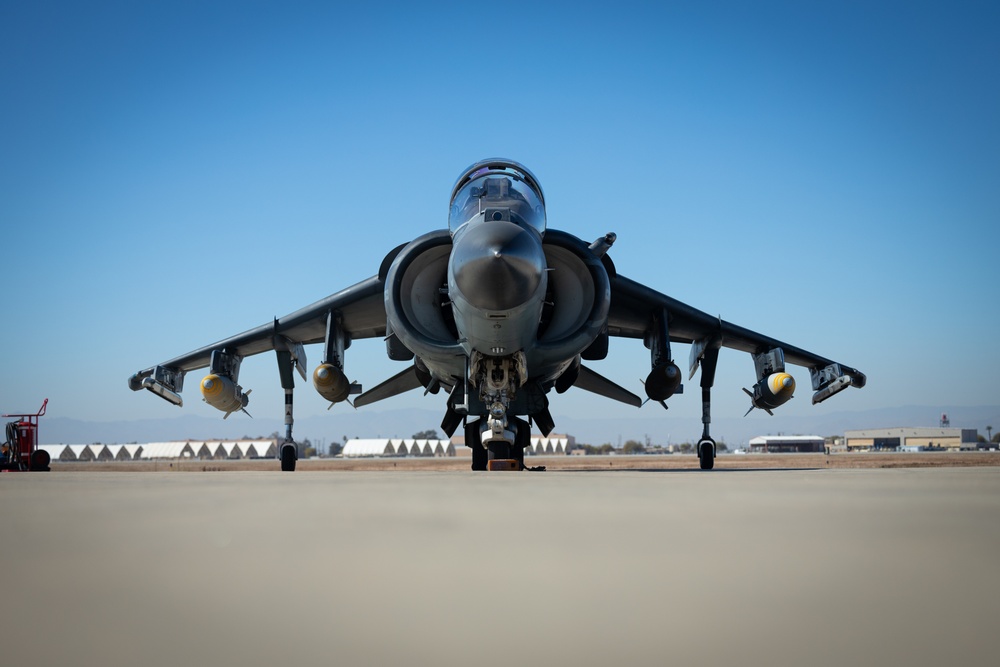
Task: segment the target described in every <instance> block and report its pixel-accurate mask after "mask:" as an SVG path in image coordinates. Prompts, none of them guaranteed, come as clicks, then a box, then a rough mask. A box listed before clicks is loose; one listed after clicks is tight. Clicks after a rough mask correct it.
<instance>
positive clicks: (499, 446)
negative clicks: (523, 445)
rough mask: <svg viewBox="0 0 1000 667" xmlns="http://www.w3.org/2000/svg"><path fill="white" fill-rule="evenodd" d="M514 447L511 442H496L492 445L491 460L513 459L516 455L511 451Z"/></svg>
mask: <svg viewBox="0 0 1000 667" xmlns="http://www.w3.org/2000/svg"><path fill="white" fill-rule="evenodd" d="M512 449H513V447H511V445H510V443H509V442H494V443H492V444H491V445H490V452H489V455H490V459H489V460H490V461H493V460H494V459H512V458H514V455H513V453H512V452H511V450H512Z"/></svg>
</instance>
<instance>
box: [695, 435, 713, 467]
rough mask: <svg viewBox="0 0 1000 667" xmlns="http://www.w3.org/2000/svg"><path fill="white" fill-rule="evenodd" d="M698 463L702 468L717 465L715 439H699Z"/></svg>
mask: <svg viewBox="0 0 1000 667" xmlns="http://www.w3.org/2000/svg"><path fill="white" fill-rule="evenodd" d="M698 463H699V465H700V466H701V469H702V470H711V469H712V468H714V467H715V440H712V439H711V438H703V439H702V440H699V441H698Z"/></svg>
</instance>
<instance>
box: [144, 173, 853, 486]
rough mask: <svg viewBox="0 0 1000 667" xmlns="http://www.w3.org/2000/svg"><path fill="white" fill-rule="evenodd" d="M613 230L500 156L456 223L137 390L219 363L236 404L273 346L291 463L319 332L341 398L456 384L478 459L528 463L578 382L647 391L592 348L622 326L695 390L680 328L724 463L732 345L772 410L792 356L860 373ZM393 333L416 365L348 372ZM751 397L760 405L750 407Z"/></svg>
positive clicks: (817, 384) (218, 373)
mask: <svg viewBox="0 0 1000 667" xmlns="http://www.w3.org/2000/svg"><path fill="white" fill-rule="evenodd" d="M615 238H616V237H615V234H613V233H608V234H606V235H605V236H603V237H601V238H598V239H597V240H595V241H594V242H593V243H589V244H588V243H586V242H585V241H583V240H581V239H579V238H577V237H576V236H573V235H572V234H569V233H567V232H564V231H559V230H555V229H547V228H546V217H545V197H544V195H543V193H542V188H541V186H540V185H539V183H538V179H536V178H535V176H534V175H533V174H532V173H531V172H530V171H529V170H528V169H527V168H525V167H524V166H523V165H521V164H518V163H517V162H514V161H512V160H506V159H489V160H482V161H481V162H477V163H475V164H473V165H472V166H471V167H469V168H468V169H466V170H465V171H464V172H462V175H461V177H459V179H458V181H457V182H456V183H455V186H454V187H453V188H452V191H451V201H450V213H449V219H448V229H441V230H438V231H432V232H429V233H427V234H424V235H423V236H420V237H418V238H417V239H415V240H413V241H410V242H409V243H404V244H402V245H400V246H398V247H397V248H395V249H394V250H392V251H391V252H389V254H388V255H386V256H385V259H383V260H382V265H381V266H380V267H379V270H378V274H377V275H375V276H372V277H371V278H369V279H367V280H364V281H362V282H360V283H357V284H356V285H353V286H351V287H348V288H347V289H344V290H343V291H340V292H337V293H335V294H332V295H330V296H328V297H326V298H325V299H322V300H320V301H317V302H316V303H313V304H312V305H309V306H306V307H305V308H303V309H301V310H298V311H296V312H294V313H292V314H290V315H288V316H286V317H282V318H279V319H275V320H274V321H273V322H269V323H267V324H263V325H261V326H259V327H257V328H255V329H251V330H249V331H246V332H244V333H241V334H238V335H236V336H232V337H231V338H227V339H225V340H221V341H219V342H217V343H214V344H212V345H208V346H206V347H203V348H201V349H198V350H194V351H193V352H189V353H187V354H184V355H181V356H179V357H176V358H174V359H170V360H168V361H164V362H163V363H161V364H158V365H156V366H154V367H152V368H148V369H146V370H142V371H139V372H138V373H136V374H135V375H133V376H132V377H130V378H129V387H130V388H131V389H133V390H134V391H138V390H140V389H147V390H149V391H151V392H152V393H154V394H156V395H157V396H160V397H161V398H163V399H165V400H167V401H169V402H170V403H174V404H176V405H178V406H180V405H182V404H183V401H182V399H181V396H180V393H181V391H182V389H183V383H184V376H185V374H186V373H187V372H189V371H192V370H195V369H198V368H205V367H208V368H209V374H208V375H206V376H205V378H204V379H202V381H201V393H202V396H203V397H204V400H205V401H206V402H207V403H208V404H209V405H211V406H213V407H215V408H217V409H219V410H221V411H222V412H224V413H226V414H225V416H226V417H228V416H229V415H230V414H232V413H233V412H236V411H240V410H243V411H245V408H246V407H247V405H248V402H249V394H250V390H247V391H244V390H243V388H242V387H241V386H240V384H239V372H240V364H241V363H242V361H243V359H244V358H245V357H248V356H251V355H255V354H259V353H262V352H266V351H269V350H273V351H274V352H275V353H276V354H277V359H278V369H279V376H280V380H281V386H282V387H283V388H284V391H285V438H284V441H283V443H282V445H281V447H279V449H278V451H279V454H278V458H279V459H280V460H281V469H282V470H288V471H291V470H294V469H295V463H296V456H297V455H296V447H295V443H294V441H293V439H292V425H293V416H292V405H293V400H292V399H293V389H294V387H295V382H294V377H293V369H297V370H298V372H299V373H300V375H301V376H302V379H303V380H305V379H306V354H305V350H304V346H305V345H309V344H314V343H321V344H322V346H323V347H322V350H323V353H322V361H321V363H320V364H319V365H318V366H317V367H316V369H315V370H314V371H313V373H312V381H313V385H314V386H315V388H316V391H317V392H319V394H320V395H321V396H322V397H323V398H324V399H326V400H328V401H330V403H331V406H332V405H333V404H336V403H341V402H343V401H349V397H350V396H351V395H356V398H355V399H354V402H353V405H354V406H355V407H356V408H360V407H362V406H365V405H368V404H370V403H374V402H375V401H380V400H382V399H385V398H389V397H390V396H395V395H397V394H400V393H402V392H405V391H409V390H412V389H417V388H420V387H423V388H424V389H425V393H427V392H429V393H432V394H438V393H439V392H441V391H443V392H444V393H445V395H446V396H447V399H446V404H445V414H444V419H443V421H442V423H441V427H442V429H443V430H444V431H445V433H447V434H448V435H449V436H452V435H453V434H454V433H455V431H456V430H457V429H458V427H459V426H463V427H464V430H465V443H466V445H467V446H468V447H471V448H472V469H473V470H486V469H493V468H494V467H497V468H500V467H503V466H501V465H496V466H494V464H501V463H503V464H509V465H510V467H512V468H515V469H524V447H525V446H526V445H528V444H529V442H530V429H531V426H532V425H534V426H535V427H537V428H538V429H539V430H540V431H541V432H542V433H544V434H548V433H550V432H551V431H552V429H553V428H554V426H555V424H554V423H553V420H552V417H551V415H550V413H549V407H548V406H549V402H548V394H549V392H550V391H551V390H552V389H555V390H556V392H557V393H563V392H565V391H566V390H568V389H569V388H570V387H578V388H580V389H584V390H587V391H591V392H594V393H597V394H600V395H602V396H605V397H607V398H610V399H614V400H617V401H621V402H623V403H627V404H629V405H633V406H636V407H639V406H641V405H643V403H644V401H643V400H642V399H641V398H640V397H639V396H637V395H636V394H633V393H632V392H630V391H628V390H627V389H625V388H623V387H621V386H619V385H617V384H615V383H614V382H612V381H610V380H608V379H607V378H604V377H602V376H601V375H599V374H597V373H596V372H594V371H593V370H591V369H590V368H588V367H587V366H585V365H584V364H583V362H584V361H592V360H599V359H604V358H605V357H607V355H608V340H609V337H610V336H620V337H624V338H635V339H641V340H642V341H643V342H644V344H645V346H646V347H647V348H649V350H650V368H651V370H650V371H649V375H648V376H647V377H646V380H645V382H644V385H645V393H646V396H647V398H648V399H649V400H653V401H657V402H659V403H661V404H663V406H664V407H666V403H665V401H666V400H667V399H668V398H670V397H671V396H672V395H674V394H678V393H681V392H683V385H682V384H681V380H682V378H681V370H680V368H678V366H677V364H676V363H675V362H674V358H673V354H672V353H671V347H670V345H671V343H678V342H679V343H689V344H690V345H691V351H690V363H689V368H690V373H689V379H692V378H693V377H694V375H695V373H696V371H697V370H698V368H699V367H700V368H701V378H700V384H701V390H702V423H703V430H702V435H701V439H700V440H699V442H698V445H697V453H698V458H699V461H700V466H701V468H702V469H711V468H712V467H713V466H714V460H715V449H716V447H715V441H714V440H713V439H712V437H711V434H710V424H711V391H712V385H713V384H714V381H715V370H716V364H717V361H718V358H719V350H720V348H722V347H729V348H734V349H737V350H742V351H744V352H747V353H749V354H750V355H751V356H752V357H753V360H754V365H755V369H756V375H757V380H756V383H755V384H754V385H753V388H752V389H749V390H748V389H744V391H746V392H747V394H749V395H750V410H753V409H754V408H759V409H761V410H766V411H767V412H768V413H771V411H772V410H773V409H775V408H777V407H779V406H781V405H782V404H784V403H785V402H786V401H788V399H789V398H791V397H792V394H793V392H794V390H795V380H794V379H793V378H792V376H791V375H789V374H788V373H786V372H785V364H786V363H791V364H796V365H799V366H805V367H807V368H809V372H810V376H811V379H812V386H813V390H814V391H815V394H814V395H813V399H812V400H813V403H819V402H821V401H824V400H826V399H827V398H829V397H831V396H833V395H834V394H836V393H838V392H840V391H842V390H844V389H846V388H847V387H849V386H854V387H863V386H864V385H865V376H864V374H862V373H861V372H859V371H858V370H856V369H854V368H850V367H848V366H845V365H843V364H840V363H837V362H834V361H831V360H830V359H827V358H825V357H821V356H819V355H817V354H813V353H811V352H807V351H805V350H802V349H800V348H797V347H793V346H791V345H788V344H786V343H782V342H780V341H778V340H775V339H773V338H769V337H767V336H764V335H762V334H758V333H755V332H753V331H750V330H748V329H744V328H742V327H739V326H737V325H735V324H731V323H729V322H726V321H724V320H722V319H721V318H718V317H714V316H712V315H709V314H707V313H704V312H702V311H700V310H697V309H695V308H692V307H691V306H688V305H686V304H684V303H681V302H680V301H677V300H676V299H673V298H671V297H669V296H667V295H665V294H662V293H660V292H657V291H655V290H654V289H651V288H649V287H646V286H644V285H641V284H639V283H637V282H634V281H632V280H629V279H628V278H626V277H625V276H622V275H620V274H619V273H618V271H617V270H616V268H615V265H614V263H613V262H612V261H611V258H610V256H609V255H608V251H609V250H610V249H611V247H612V245H613V244H614V242H615ZM375 337H381V338H383V339H384V341H385V346H386V354H388V356H389V358H390V359H393V360H397V361H403V362H409V364H408V366H407V368H406V370H404V371H402V372H400V373H398V374H397V375H395V376H393V377H391V378H389V379H388V380H386V381H384V382H382V383H381V384H379V385H377V386H375V387H374V388H372V389H369V390H368V391H364V392H362V388H361V386H360V385H359V384H357V383H354V382H351V381H350V380H348V376H347V375H346V373H345V370H344V353H345V351H346V350H347V349H348V348H349V347H350V345H351V342H352V341H354V340H357V339H360V338H375ZM748 413H749V411H748Z"/></svg>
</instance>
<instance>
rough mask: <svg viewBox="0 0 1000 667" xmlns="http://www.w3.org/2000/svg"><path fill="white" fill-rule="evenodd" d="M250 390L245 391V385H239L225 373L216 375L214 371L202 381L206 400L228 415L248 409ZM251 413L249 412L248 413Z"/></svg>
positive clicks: (203, 395)
mask: <svg viewBox="0 0 1000 667" xmlns="http://www.w3.org/2000/svg"><path fill="white" fill-rule="evenodd" d="M250 391H252V390H248V391H247V392H246V393H244V392H243V387H241V386H239V385H238V384H236V383H235V382H233V381H232V380H231V379H229V378H227V377H226V376H225V375H216V374H215V373H212V374H210V375H206V376H205V377H204V378H203V379H202V381H201V395H202V397H203V398H204V399H205V402H206V403H208V404H209V405H211V406H212V407H213V408H215V409H216V410H220V411H222V412H225V413H226V416H225V417H223V419H226V417H229V415H231V414H233V413H234V412H236V411H237V410H242V411H243V412H247V411H246V407H247V405H248V404H249V403H250V398H249V396H250ZM249 414H250V413H249V412H247V415H249Z"/></svg>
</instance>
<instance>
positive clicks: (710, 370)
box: [698, 343, 719, 470]
mask: <svg viewBox="0 0 1000 667" xmlns="http://www.w3.org/2000/svg"><path fill="white" fill-rule="evenodd" d="M700 359H701V423H702V424H703V428H702V431H701V439H700V440H699V441H698V465H699V467H700V468H701V469H702V470H711V469H712V468H714V467H715V440H713V439H712V436H711V435H710V434H709V431H710V428H711V424H712V385H713V384H715V368H716V366H717V365H718V362H719V347H718V345H716V344H713V343H709V344H707V345H705V346H704V347H703V352H702V356H701V357H700Z"/></svg>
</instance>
